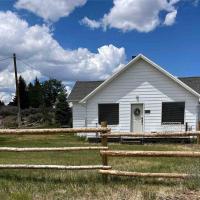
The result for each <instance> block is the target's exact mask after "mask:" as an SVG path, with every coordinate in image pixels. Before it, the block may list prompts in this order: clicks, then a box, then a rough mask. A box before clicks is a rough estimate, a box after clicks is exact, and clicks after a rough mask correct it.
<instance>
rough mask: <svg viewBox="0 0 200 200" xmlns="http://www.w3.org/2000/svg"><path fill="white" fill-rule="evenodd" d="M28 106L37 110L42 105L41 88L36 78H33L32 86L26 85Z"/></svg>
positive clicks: (30, 84)
mask: <svg viewBox="0 0 200 200" xmlns="http://www.w3.org/2000/svg"><path fill="white" fill-rule="evenodd" d="M28 91H29V92H28V95H29V106H31V107H32V108H39V107H40V106H41V105H42V86H41V84H40V81H39V80H38V78H37V77H36V78H35V81H34V85H33V84H32V83H29V85H28Z"/></svg>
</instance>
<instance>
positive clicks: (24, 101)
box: [9, 76, 29, 109]
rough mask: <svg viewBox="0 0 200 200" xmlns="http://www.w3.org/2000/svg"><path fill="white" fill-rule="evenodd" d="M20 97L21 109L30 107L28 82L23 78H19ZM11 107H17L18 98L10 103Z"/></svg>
mask: <svg viewBox="0 0 200 200" xmlns="http://www.w3.org/2000/svg"><path fill="white" fill-rule="evenodd" d="M19 97H20V107H21V108H22V109H25V108H28V107H29V99H28V90H27V87H26V82H25V80H24V79H23V78H22V76H20V77H19ZM9 105H12V106H17V96H16V95H15V97H14V98H13V100H12V102H10V103H9Z"/></svg>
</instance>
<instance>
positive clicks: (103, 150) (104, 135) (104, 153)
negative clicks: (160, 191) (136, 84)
mask: <svg viewBox="0 0 200 200" xmlns="http://www.w3.org/2000/svg"><path fill="white" fill-rule="evenodd" d="M68 133H69V134H70V133H100V137H101V146H84V147H83V146H82V147H40V148H39V147H38V148H36V147H32V148H18V147H0V152H42V151H44V152H48V151H57V152H62V151H66V152H67V151H85V150H89V151H90V150H99V151H100V155H101V157H102V163H101V165H80V166H70V165H29V164H0V169H55V170H99V173H100V174H102V177H103V180H104V181H105V182H107V181H108V175H113V176H114V175H115V176H130V177H155V178H160V177H161V178H181V179H183V178H189V177H192V176H193V175H192V174H179V173H141V172H127V171H118V170H112V169H111V168H112V166H109V164H108V157H109V156H115V157H189V158H200V152H191V151H124V150H123V151H117V150H109V148H108V138H109V137H121V136H130V137H188V136H195V137H197V141H198V143H200V131H196V132H173V133H172V132H170V133H166V132H165V133H131V132H130V133H126V132H122V133H121V132H120V133H117V132H114V133H111V129H109V128H107V126H106V124H105V123H102V127H101V128H59V129H0V135H56V134H68Z"/></svg>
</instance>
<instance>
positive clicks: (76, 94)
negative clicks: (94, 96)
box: [68, 77, 200, 101]
mask: <svg viewBox="0 0 200 200" xmlns="http://www.w3.org/2000/svg"><path fill="white" fill-rule="evenodd" d="M179 79H180V80H181V81H182V82H184V83H185V84H186V85H188V86H189V87H191V88H192V89H193V90H194V91H196V92H198V93H199V94H200V77H180V78H179ZM103 82H104V81H77V82H76V83H75V85H74V87H73V89H72V91H71V93H70V95H69V97H68V101H80V100H82V99H83V98H84V97H86V96H87V95H88V94H90V93H91V92H92V91H93V90H94V89H96V88H97V87H98V86H99V85H100V84H101V83H103Z"/></svg>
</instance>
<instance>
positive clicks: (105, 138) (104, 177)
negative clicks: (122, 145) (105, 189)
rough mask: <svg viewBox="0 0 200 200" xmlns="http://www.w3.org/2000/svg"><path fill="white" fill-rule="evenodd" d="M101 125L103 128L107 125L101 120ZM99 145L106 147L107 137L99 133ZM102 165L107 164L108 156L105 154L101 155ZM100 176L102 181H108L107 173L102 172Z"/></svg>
mask: <svg viewBox="0 0 200 200" xmlns="http://www.w3.org/2000/svg"><path fill="white" fill-rule="evenodd" d="M101 127H102V128H103V127H104V128H105V127H107V122H101ZM102 133H103V134H104V133H107V132H102ZM101 145H102V146H103V147H107V146H108V138H107V136H105V135H101ZM102 165H103V166H107V165H108V156H107V155H102ZM102 178H103V181H104V183H107V182H108V175H107V174H103V175H102Z"/></svg>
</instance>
